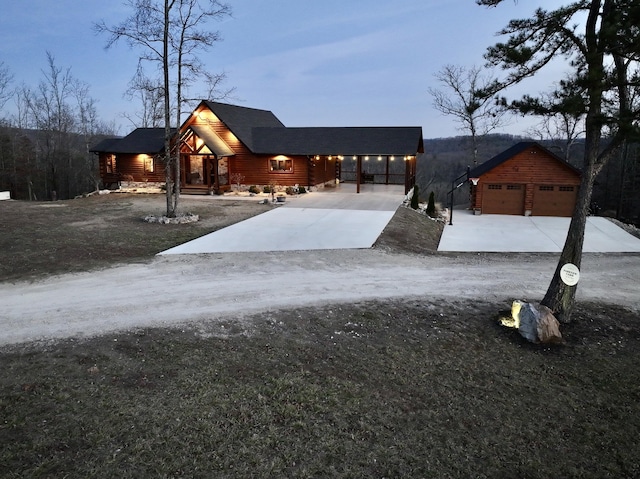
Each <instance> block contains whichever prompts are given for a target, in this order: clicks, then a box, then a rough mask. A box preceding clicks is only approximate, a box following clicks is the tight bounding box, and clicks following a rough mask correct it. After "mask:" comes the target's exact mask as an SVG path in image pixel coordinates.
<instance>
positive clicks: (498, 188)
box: [488, 185, 502, 190]
mask: <svg viewBox="0 0 640 479" xmlns="http://www.w3.org/2000/svg"><path fill="white" fill-rule="evenodd" d="M488 188H489V189H490V190H501V189H502V185H488Z"/></svg>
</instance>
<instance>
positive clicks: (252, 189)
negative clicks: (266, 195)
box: [249, 185, 260, 195]
mask: <svg viewBox="0 0 640 479" xmlns="http://www.w3.org/2000/svg"><path fill="white" fill-rule="evenodd" d="M249 193H253V194H255V195H257V194H258V193H260V190H259V189H258V187H257V186H256V185H251V186H250V187H249Z"/></svg>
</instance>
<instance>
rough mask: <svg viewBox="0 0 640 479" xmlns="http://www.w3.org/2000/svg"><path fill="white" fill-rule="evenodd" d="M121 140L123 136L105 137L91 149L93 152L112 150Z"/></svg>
mask: <svg viewBox="0 0 640 479" xmlns="http://www.w3.org/2000/svg"><path fill="white" fill-rule="evenodd" d="M120 140H122V138H105V139H104V140H101V141H100V142H99V143H98V144H96V145H94V146H93V147H91V149H90V150H89V151H90V152H91V153H102V152H107V151H111V150H112V148H114V147H115V145H116V144H117V143H118V142H119V141H120Z"/></svg>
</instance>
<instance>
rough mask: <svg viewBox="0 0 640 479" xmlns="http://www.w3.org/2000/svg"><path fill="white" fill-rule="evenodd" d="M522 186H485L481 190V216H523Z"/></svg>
mask: <svg viewBox="0 0 640 479" xmlns="http://www.w3.org/2000/svg"><path fill="white" fill-rule="evenodd" d="M524 191H525V187H524V185H505V184H485V185H484V186H483V189H482V214H489V215H491V214H493V215H523V214H524Z"/></svg>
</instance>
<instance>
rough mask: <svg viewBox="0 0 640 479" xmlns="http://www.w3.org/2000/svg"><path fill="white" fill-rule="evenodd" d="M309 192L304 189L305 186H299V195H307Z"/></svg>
mask: <svg viewBox="0 0 640 479" xmlns="http://www.w3.org/2000/svg"><path fill="white" fill-rule="evenodd" d="M306 192H307V190H305V189H304V186H298V193H306Z"/></svg>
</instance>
